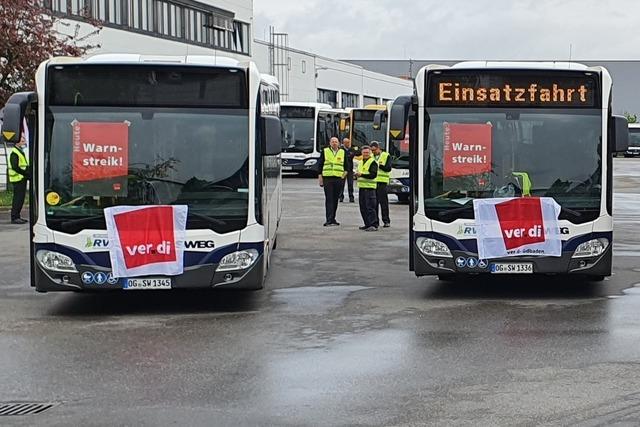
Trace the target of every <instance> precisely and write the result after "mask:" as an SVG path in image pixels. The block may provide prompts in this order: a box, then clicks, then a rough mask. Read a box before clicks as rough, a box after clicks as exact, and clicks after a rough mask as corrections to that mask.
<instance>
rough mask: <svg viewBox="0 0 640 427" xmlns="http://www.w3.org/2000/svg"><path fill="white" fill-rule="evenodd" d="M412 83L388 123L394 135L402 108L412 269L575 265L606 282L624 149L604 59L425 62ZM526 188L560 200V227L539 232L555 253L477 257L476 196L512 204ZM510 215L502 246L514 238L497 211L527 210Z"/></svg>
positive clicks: (622, 124)
mask: <svg viewBox="0 0 640 427" xmlns="http://www.w3.org/2000/svg"><path fill="white" fill-rule="evenodd" d="M415 83H416V95H415V96H414V97H401V98H398V99H397V100H396V101H395V103H394V106H393V110H392V113H391V126H390V128H391V132H393V133H395V134H397V133H398V132H400V131H401V130H403V129H404V126H405V123H406V122H407V118H408V121H409V129H410V156H409V158H410V163H411V164H410V171H411V179H412V186H411V190H412V192H411V197H410V205H411V221H410V269H411V270H412V271H414V272H415V274H416V275H417V276H425V275H438V276H439V277H440V278H443V279H444V278H452V277H456V276H458V275H462V276H464V275H467V274H473V275H478V274H499V273H523V274H571V275H577V276H582V277H585V278H588V279H589V280H601V279H603V278H604V277H605V276H609V275H610V274H611V269H612V252H613V251H612V246H613V245H612V239H613V218H612V214H613V212H612V210H613V203H612V195H613V188H612V182H613V179H612V156H613V153H616V152H624V151H626V150H627V144H628V130H627V123H626V120H625V119H624V118H623V117H618V116H614V115H612V109H611V88H612V81H611V76H610V75H609V73H608V72H607V70H606V69H604V68H602V67H586V66H584V65H579V64H575V63H570V64H569V63H500V62H497V63H494V62H467V63H460V64H458V65H455V66H453V67H446V66H439V65H431V66H427V67H425V68H423V69H422V70H421V71H420V72H419V73H418V75H417V77H416V82H415ZM527 196H530V197H534V198H535V197H545V198H552V199H554V200H555V203H557V204H558V205H559V206H560V214H559V218H557V220H558V228H559V229H558V230H547V231H546V233H551V234H554V235H555V236H559V237H555V238H554V240H555V241H556V242H557V241H558V240H560V241H561V247H560V250H559V251H558V253H555V252H551V251H549V254H551V253H553V255H552V256H544V255H543V256H536V255H540V254H541V252H529V251H526V254H527V255H524V254H523V255H520V252H517V251H515V252H514V251H512V252H509V253H507V256H505V257H502V258H500V257H494V258H492V259H479V257H478V254H479V246H478V245H479V243H478V242H479V238H480V234H481V232H482V233H485V234H483V236H482V238H483V239H484V238H485V236H486V235H487V234H486V233H487V231H486V229H483V230H480V229H478V227H477V223H476V221H477V218H476V217H475V214H474V212H475V209H474V200H478V201H479V202H478V205H480V203H481V202H480V200H481V199H493V200H495V199H498V201H497V203H501V202H500V200H501V199H504V200H505V203H508V204H509V206H510V207H512V206H513V204H512V203H510V202H511V201H512V200H519V203H518V204H520V202H524V198H525V197H527ZM547 200H549V199H547ZM485 202H489V201H485ZM490 203H493V201H490ZM541 203H542V202H541ZM523 204H524V203H523ZM554 209H558V208H554ZM495 211H496V212H497V209H496V210H495ZM502 212H505V211H504V210H502ZM512 213H513V212H510V213H509V214H508V215H507V214H504V215H503V216H502V217H500V218H499V220H498V223H499V226H500V228H501V229H502V231H501V232H498V234H496V237H495V239H499V240H500V242H503V246H504V247H506V248H507V249H508V248H509V247H511V248H513V247H516V244H514V241H512V240H511V237H510V236H511V234H509V233H506V234H505V229H506V230H507V231H508V232H510V230H509V229H508V228H507V227H503V222H502V221H503V219H504V224H507V223H509V222H510V221H515V222H518V221H521V220H522V215H523V213H522V212H519V213H518V214H517V215H518V216H517V217H513V218H510V217H509V215H511V214H512ZM511 230H514V229H511ZM521 235H522V234H521ZM497 236H499V237H497ZM527 236H534V237H536V239H538V238H539V237H540V234H537V235H536V234H535V233H534V234H528V235H527ZM492 238H493V235H492ZM544 238H545V239H546V237H544ZM508 239H509V240H508ZM524 241H527V240H523V242H524ZM535 241H539V240H535ZM483 242H484V240H483ZM494 242H497V240H495V241H494ZM545 242H546V240H545ZM507 243H508V244H507ZM496 244H498V243H496ZM485 247H486V246H483V248H485ZM556 248H558V247H557V246H556ZM556 250H557V249H556ZM560 254H561V256H558V255H560ZM513 255H515V256H513Z"/></svg>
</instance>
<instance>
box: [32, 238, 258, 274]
mask: <svg viewBox="0 0 640 427" xmlns="http://www.w3.org/2000/svg"><path fill="white" fill-rule="evenodd" d="M34 248H35V251H36V252H37V251H39V250H41V249H46V250H50V251H55V252H59V253H61V254H64V255H67V256H68V257H69V258H71V259H72V260H73V262H74V263H75V264H78V265H95V266H98V267H105V268H111V259H110V258H109V252H91V253H85V252H82V251H79V250H77V249H73V248H70V247H68V246H63V245H58V244H55V243H35V244H34ZM244 249H255V250H257V251H258V253H259V254H260V255H262V253H263V252H264V243H262V242H260V243H234V244H231V245H227V246H222V247H220V248H216V249H214V250H213V251H211V252H187V251H185V252H184V266H185V267H193V266H196V265H204V264H218V263H219V262H220V260H221V259H222V257H224V256H225V255H228V254H230V253H232V252H235V251H239V250H244Z"/></svg>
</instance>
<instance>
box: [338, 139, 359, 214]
mask: <svg viewBox="0 0 640 427" xmlns="http://www.w3.org/2000/svg"><path fill="white" fill-rule="evenodd" d="M342 149H343V150H344V151H345V152H346V153H347V178H346V179H345V180H344V181H342V191H341V192H340V201H341V202H344V188H345V187H346V188H347V191H348V193H349V202H350V203H354V202H355V201H356V200H355V198H354V197H353V158H354V157H356V156H357V155H358V150H357V149H355V148H354V147H353V146H352V145H351V140H350V139H349V138H345V139H343V140H342Z"/></svg>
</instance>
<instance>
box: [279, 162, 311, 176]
mask: <svg viewBox="0 0 640 427" xmlns="http://www.w3.org/2000/svg"><path fill="white" fill-rule="evenodd" d="M282 172H296V173H317V172H318V160H317V159H307V160H293V159H283V160H282Z"/></svg>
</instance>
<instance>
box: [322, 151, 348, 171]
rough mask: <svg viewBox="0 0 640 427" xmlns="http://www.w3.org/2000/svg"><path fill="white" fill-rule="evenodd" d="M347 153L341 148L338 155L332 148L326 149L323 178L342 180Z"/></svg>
mask: <svg viewBox="0 0 640 427" xmlns="http://www.w3.org/2000/svg"><path fill="white" fill-rule="evenodd" d="M345 156H346V152H345V151H344V150H343V149H342V148H339V149H338V151H337V152H336V154H333V150H332V149H331V148H330V147H327V148H325V149H324V165H323V166H322V176H336V177H338V178H342V175H344V157H345Z"/></svg>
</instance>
